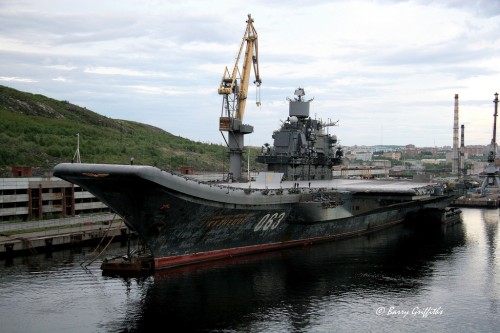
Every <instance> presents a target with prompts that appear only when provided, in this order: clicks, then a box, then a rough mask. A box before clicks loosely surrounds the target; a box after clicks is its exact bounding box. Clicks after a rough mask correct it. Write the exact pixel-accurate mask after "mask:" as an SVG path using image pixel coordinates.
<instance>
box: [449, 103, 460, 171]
mask: <svg viewBox="0 0 500 333" xmlns="http://www.w3.org/2000/svg"><path fill="white" fill-rule="evenodd" d="M458 160H459V158H458V94H455V117H454V121H453V160H452V164H451V172H452V173H453V174H455V175H456V174H458V167H459V162H458Z"/></svg>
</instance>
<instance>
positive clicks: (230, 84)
mask: <svg viewBox="0 0 500 333" xmlns="http://www.w3.org/2000/svg"><path fill="white" fill-rule="evenodd" d="M253 22H254V21H253V19H252V17H251V15H250V14H248V20H247V21H246V23H247V27H246V29H245V33H244V34H243V39H242V41H241V46H240V50H239V52H238V56H237V57H236V62H235V64H234V68H233V70H232V71H229V69H228V67H227V66H226V68H225V70H224V74H223V75H222V80H221V83H220V86H219V89H218V92H219V95H223V102H222V112H221V117H220V118H219V130H220V131H221V133H222V132H223V131H227V132H228V136H229V138H228V140H226V138H225V136H224V133H222V136H223V137H224V140H225V141H226V144H227V146H228V147H229V164H230V165H229V175H228V178H231V179H233V180H241V178H242V177H241V174H242V172H241V169H242V168H241V162H242V155H243V147H244V139H243V136H244V135H245V134H249V133H252V132H253V127H252V126H250V125H246V124H243V123H242V122H243V115H244V114H245V106H246V101H247V97H248V83H249V80H250V74H251V70H250V69H251V68H250V67H253V69H254V74H255V81H254V83H255V84H256V85H257V89H259V87H260V84H261V83H262V81H261V79H260V74H259V53H258V45H257V31H256V30H255V27H254V26H253ZM245 45H246V47H245V48H244V46H245ZM243 49H245V52H244V54H243ZM242 55H243V69H242V71H241V72H240V69H239V62H240V60H241V58H242ZM257 96H258V94H257ZM257 105H260V101H258V100H257Z"/></svg>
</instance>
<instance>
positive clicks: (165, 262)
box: [154, 219, 404, 269]
mask: <svg viewBox="0 0 500 333" xmlns="http://www.w3.org/2000/svg"><path fill="white" fill-rule="evenodd" d="M402 221H404V219H398V220H395V221H391V222H388V223H385V224H383V225H380V226H378V227H375V228H371V229H364V230H358V231H352V232H346V233H343V234H337V235H332V236H325V237H316V238H308V239H301V240H296V241H287V242H280V243H271V244H263V245H254V246H245V247H241V248H232V249H225V250H216V251H209V252H199V253H193V254H186V255H179V256H171V257H163V258H155V259H154V265H155V269H165V268H170V267H178V266H184V265H190V264H195V263H200V262H205V261H212V260H220V259H224V258H229V257H235V256H241V255H246V254H252V253H259V252H267V251H273V250H278V249H284V248H289V247H297V246H301V245H308V244H313V243H320V242H326V241H331V240H334V239H342V238H348V237H352V236H357V235H362V234H368V233H372V232H374V231H376V230H380V229H384V228H387V227H390V226H392V225H394V224H397V223H400V222H402Z"/></svg>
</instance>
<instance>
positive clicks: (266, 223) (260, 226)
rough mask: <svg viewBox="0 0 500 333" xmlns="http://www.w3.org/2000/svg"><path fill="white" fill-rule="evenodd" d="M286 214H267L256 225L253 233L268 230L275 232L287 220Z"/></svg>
mask: <svg viewBox="0 0 500 333" xmlns="http://www.w3.org/2000/svg"><path fill="white" fill-rule="evenodd" d="M285 215H286V214H285V213H281V214H279V213H274V214H271V213H270V214H266V215H264V216H263V217H262V218H261V219H260V221H259V223H257V224H256V225H255V227H254V228H253V231H260V230H262V231H266V230H269V229H271V230H274V229H276V228H277V227H278V225H279V224H280V223H281V221H282V220H283V219H284V218H285Z"/></svg>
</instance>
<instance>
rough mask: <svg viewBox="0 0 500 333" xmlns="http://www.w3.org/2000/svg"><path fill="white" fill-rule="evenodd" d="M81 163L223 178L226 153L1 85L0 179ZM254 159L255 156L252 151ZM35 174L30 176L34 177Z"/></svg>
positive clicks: (139, 125)
mask: <svg viewBox="0 0 500 333" xmlns="http://www.w3.org/2000/svg"><path fill="white" fill-rule="evenodd" d="M77 135H79V141H80V156H81V161H82V162H83V163H121V164H127V163H130V159H131V157H134V164H147V165H155V166H158V167H160V168H163V169H173V170H178V169H179V168H180V166H190V167H193V169H194V170H195V171H219V172H222V170H223V168H225V169H226V172H227V166H228V162H227V159H228V158H227V148H226V147H225V146H222V145H218V144H206V143H201V142H195V141H191V140H189V139H185V138H182V137H179V136H175V135H172V134H171V133H168V132H166V131H163V130H161V129H159V128H156V127H154V126H150V125H146V124H142V123H138V122H133V121H127V120H118V119H110V118H107V117H104V116H102V115H99V114H97V113H95V112H92V111H90V110H88V109H86V108H84V107H80V106H78V105H74V104H71V103H69V102H67V101H58V100H54V99H51V98H48V97H45V96H43V95H38V94H31V93H27V92H22V91H19V90H15V89H12V88H8V87H5V86H1V85H0V168H1V171H0V177H9V176H10V174H11V167H12V166H13V165H19V166H32V167H33V168H34V170H37V171H38V173H40V172H44V173H46V172H47V171H51V170H52V168H53V167H54V166H55V165H56V164H57V163H60V162H70V161H72V159H73V157H74V156H75V152H76V148H77ZM252 155H253V156H255V152H254V151H252ZM35 173H36V172H35V171H34V174H35Z"/></svg>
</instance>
